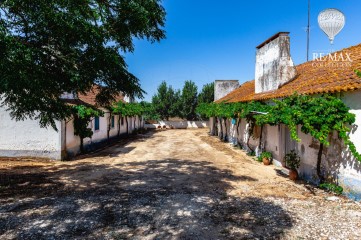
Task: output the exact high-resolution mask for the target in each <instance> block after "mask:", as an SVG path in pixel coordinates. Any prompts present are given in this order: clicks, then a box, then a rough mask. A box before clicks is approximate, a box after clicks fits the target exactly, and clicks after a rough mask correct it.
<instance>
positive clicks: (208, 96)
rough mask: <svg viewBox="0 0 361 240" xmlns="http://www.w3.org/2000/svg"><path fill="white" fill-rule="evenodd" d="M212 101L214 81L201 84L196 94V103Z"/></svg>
mask: <svg viewBox="0 0 361 240" xmlns="http://www.w3.org/2000/svg"><path fill="white" fill-rule="evenodd" d="M213 101H214V83H213V82H212V83H208V84H206V85H204V86H203V88H202V91H201V92H200V93H199V95H198V103H199V104H201V103H211V102H213Z"/></svg>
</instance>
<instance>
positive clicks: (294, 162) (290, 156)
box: [284, 150, 301, 181]
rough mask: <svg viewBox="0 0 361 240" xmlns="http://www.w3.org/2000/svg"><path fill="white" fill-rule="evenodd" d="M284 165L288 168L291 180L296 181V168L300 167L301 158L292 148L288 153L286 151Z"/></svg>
mask: <svg viewBox="0 0 361 240" xmlns="http://www.w3.org/2000/svg"><path fill="white" fill-rule="evenodd" d="M284 160H285V163H286V166H287V167H288V168H289V169H290V171H289V178H290V179H291V180H293V181H296V180H297V178H298V172H297V169H298V168H299V167H300V162H301V158H300V156H298V154H297V153H296V151H295V150H292V151H291V152H290V153H287V154H286V156H285V158H284Z"/></svg>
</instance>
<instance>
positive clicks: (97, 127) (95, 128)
mask: <svg viewBox="0 0 361 240" xmlns="http://www.w3.org/2000/svg"><path fill="white" fill-rule="evenodd" d="M94 130H95V131H96V130H99V117H95V118H94Z"/></svg>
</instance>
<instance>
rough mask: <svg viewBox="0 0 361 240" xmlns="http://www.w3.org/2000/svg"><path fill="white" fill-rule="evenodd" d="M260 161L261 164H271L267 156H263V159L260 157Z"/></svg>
mask: <svg viewBox="0 0 361 240" xmlns="http://www.w3.org/2000/svg"><path fill="white" fill-rule="evenodd" d="M262 162H263V164H264V165H266V166H268V165H270V164H271V161H270V160H269V159H268V158H263V159H262Z"/></svg>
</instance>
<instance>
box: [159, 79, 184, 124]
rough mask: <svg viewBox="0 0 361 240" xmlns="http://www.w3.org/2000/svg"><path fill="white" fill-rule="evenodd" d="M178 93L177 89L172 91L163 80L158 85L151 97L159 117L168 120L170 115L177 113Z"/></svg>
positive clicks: (173, 115)
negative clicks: (155, 92)
mask: <svg viewBox="0 0 361 240" xmlns="http://www.w3.org/2000/svg"><path fill="white" fill-rule="evenodd" d="M179 95H180V93H179V91H174V89H173V87H172V86H167V83H166V82H165V81H163V82H162V83H161V84H160V85H159V87H158V90H157V94H156V95H154V96H153V98H152V104H153V107H154V111H155V112H156V113H157V114H158V115H159V117H160V118H161V119H165V120H169V118H170V117H175V116H177V115H178V110H177V107H178V106H179V105H178V102H179Z"/></svg>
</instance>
